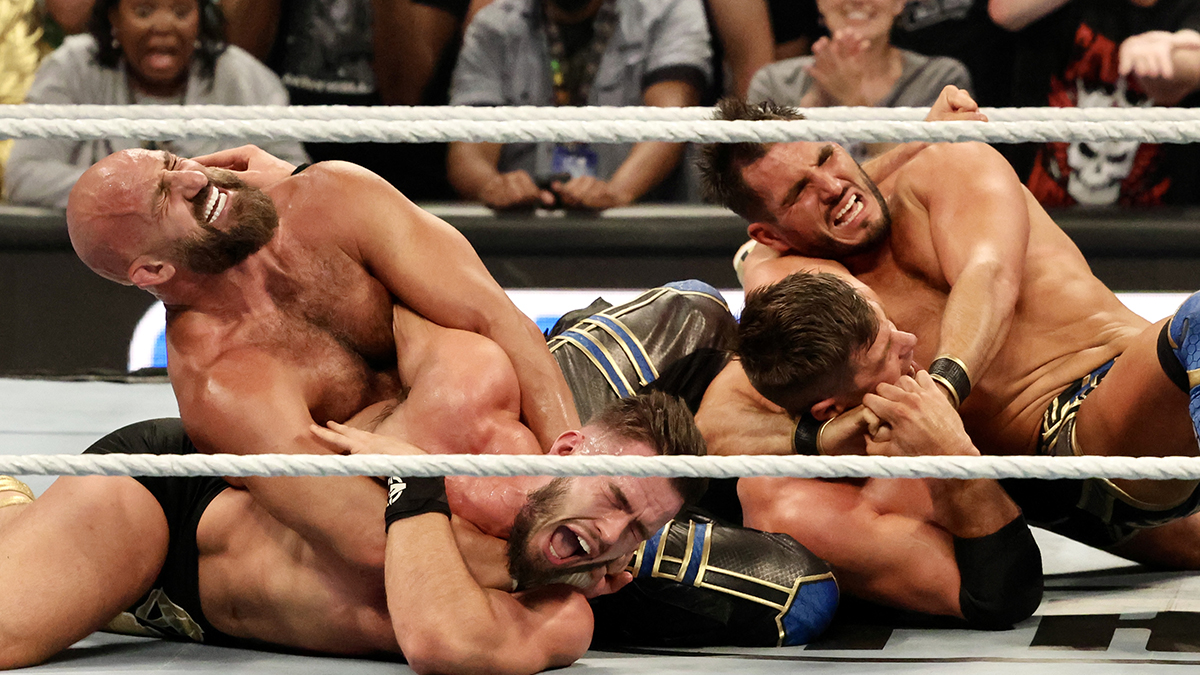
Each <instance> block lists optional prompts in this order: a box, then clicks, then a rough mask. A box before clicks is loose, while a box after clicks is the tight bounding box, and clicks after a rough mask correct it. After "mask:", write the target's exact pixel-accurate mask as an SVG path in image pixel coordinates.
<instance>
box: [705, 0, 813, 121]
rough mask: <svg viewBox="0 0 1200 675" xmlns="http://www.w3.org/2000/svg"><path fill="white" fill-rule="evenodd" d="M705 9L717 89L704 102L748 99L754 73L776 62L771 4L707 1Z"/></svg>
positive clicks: (762, 1)
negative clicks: (769, 6) (732, 97)
mask: <svg viewBox="0 0 1200 675" xmlns="http://www.w3.org/2000/svg"><path fill="white" fill-rule="evenodd" d="M791 1H793V2H795V0H791ZM808 1H811V0H808ZM797 4H799V3H797ZM704 8H705V12H706V16H707V18H708V23H709V27H710V29H711V30H710V41H711V44H712V49H713V59H712V64H713V65H712V68H713V86H712V88H711V92H712V95H711V96H706V97H704V98H703V102H704V103H706V104H713V103H716V102H717V99H719V98H721V97H723V96H737V97H738V98H745V96H746V92H747V91H748V90H749V88H750V80H751V78H753V77H754V73H756V72H758V70H759V69H760V68H762V67H763V66H765V65H767V64H768V63H771V62H772V61H774V60H775V37H774V35H773V33H772V31H771V13H770V11H769V9H768V7H767V0H705V3H704Z"/></svg>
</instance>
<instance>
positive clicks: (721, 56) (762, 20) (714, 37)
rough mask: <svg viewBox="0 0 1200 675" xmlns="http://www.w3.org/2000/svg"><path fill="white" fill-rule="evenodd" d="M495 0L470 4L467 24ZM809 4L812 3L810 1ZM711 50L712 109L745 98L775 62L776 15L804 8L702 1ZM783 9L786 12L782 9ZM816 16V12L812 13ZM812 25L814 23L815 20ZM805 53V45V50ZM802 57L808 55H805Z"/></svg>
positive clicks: (706, 95)
mask: <svg viewBox="0 0 1200 675" xmlns="http://www.w3.org/2000/svg"><path fill="white" fill-rule="evenodd" d="M494 1H495V0H470V2H471V5H470V8H469V9H468V10H467V19H466V22H467V24H468V25H469V24H470V22H471V19H472V18H473V17H474V16H475V14H476V13H478V12H479V10H481V9H483V8H484V7H487V6H488V5H490V4H492V2H494ZM809 1H811V0H809ZM703 2H704V17H705V19H706V20H707V21H708V27H709V44H710V46H711V47H712V73H713V78H712V82H711V86H710V87H709V88H708V91H706V92H703V93H701V95H700V103H701V105H712V104H715V103H716V102H717V100H718V99H720V98H722V97H724V96H738V97H745V96H746V89H747V88H748V87H749V86H750V78H752V77H754V73H756V72H758V69H759V68H762V67H763V66H765V65H767V64H768V63H771V62H772V61H775V60H778V58H779V57H778V56H776V55H775V49H774V48H773V47H772V45H773V44H775V37H774V35H773V33H772V29H771V27H772V25H773V24H774V22H775V19H776V13H777V12H778V11H783V12H785V13H786V15H787V16H792V15H793V12H792V10H791V7H792V6H793V5H795V6H803V5H804V4H805V2H796V0H703ZM784 8H786V9H784ZM813 15H814V16H815V15H816V9H814V10H813ZM814 23H815V20H814ZM805 49H807V45H806V46H805ZM804 53H805V54H807V53H808V52H807V51H805V52H804Z"/></svg>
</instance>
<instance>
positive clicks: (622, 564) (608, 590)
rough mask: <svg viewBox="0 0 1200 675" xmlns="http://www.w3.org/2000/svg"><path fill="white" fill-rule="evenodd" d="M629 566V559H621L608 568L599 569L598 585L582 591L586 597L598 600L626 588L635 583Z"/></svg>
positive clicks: (595, 584)
mask: <svg viewBox="0 0 1200 675" xmlns="http://www.w3.org/2000/svg"><path fill="white" fill-rule="evenodd" d="M628 566H629V557H628V556H627V557H624V558H619V559H617V560H614V561H613V562H612V563H610V564H609V565H608V566H607V567H600V568H597V570H598V572H597V577H598V578H597V580H596V583H594V584H592V585H591V586H589V587H587V588H585V589H582V590H583V595H584V597H586V598H588V599H589V600H590V599H591V598H598V597H600V596H602V595H609V594H612V593H616V592H617V591H619V590H621V589H622V588H625V587H626V586H628V585H629V584H630V582H632V581H633V574H632V573H631V572H629V571H628V570H626V569H625V568H626V567H628Z"/></svg>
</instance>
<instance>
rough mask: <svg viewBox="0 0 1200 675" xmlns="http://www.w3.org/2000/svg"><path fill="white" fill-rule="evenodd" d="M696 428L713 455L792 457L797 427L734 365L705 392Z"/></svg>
mask: <svg viewBox="0 0 1200 675" xmlns="http://www.w3.org/2000/svg"><path fill="white" fill-rule="evenodd" d="M696 426H697V427H699V429H700V433H701V434H702V435H703V436H704V440H705V442H706V443H707V444H708V452H709V453H710V454H713V455H790V454H792V432H793V431H794V430H795V426H796V425H795V423H794V422H792V420H791V419H789V418H788V416H787V413H785V412H784V411H783V409H782V408H780V407H779V406H777V405H775V404H773V403H771V402H770V401H768V400H767V399H765V398H763V397H762V396H761V395H760V394H759V393H758V392H757V391H755V390H754V387H753V386H751V384H750V380H748V379H746V373H745V371H743V370H742V366H741V364H740V363H738V362H737V361H733V362H732V363H730V364H729V365H727V366H725V369H724V370H722V371H721V372H720V374H718V375H717V377H716V378H714V379H713V381H712V383H711V384H710V385H708V389H707V390H705V392H704V400H703V401H701V402H700V409H699V410H697V411H696Z"/></svg>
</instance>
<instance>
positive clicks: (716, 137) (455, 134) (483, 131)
mask: <svg viewBox="0 0 1200 675" xmlns="http://www.w3.org/2000/svg"><path fill="white" fill-rule="evenodd" d="M2 138H17V139H20V138H62V139H68V140H89V139H98V138H134V139H154V140H160V141H165V140H185V139H240V140H242V141H251V142H269V141H287V140H296V141H332V142H337V143H351V142H362V141H374V142H385V143H432V142H447V141H469V142H492V143H536V142H543V141H550V142H574V141H590V142H595V143H636V142H640V141H670V142H675V143H684V142H701V143H731V142H757V143H775V142H788V141H837V142H853V141H864V142H867V143H894V142H901V141H929V142H961V141H985V142H988V143H1027V142H1039V143H1042V142H1051V141H1093V142H1095V141H1120V140H1126V141H1128V140H1135V141H1139V142H1143V143H1193V142H1196V141H1200V120H1186V121H1114V122H1086V121H1066V122H1045V121H1043V122H895V121H872V122H866V121H849V122H846V121H838V122H832V121H799V122H774V121H772V122H742V121H740V122H718V121H711V120H707V121H705V120H693V121H684V122H670V121H655V122H646V121H641V120H606V121H568V120H561V121H555V120H538V121H529V120H523V121H483V120H418V121H396V120H391V121H388V120H334V121H329V120H294V119H292V120H287V119H283V120H276V119H269V120H268V119H255V120H210V119H193V120H153V119H151V120H131V119H120V118H117V119H108V120H96V119H0V139H2Z"/></svg>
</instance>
